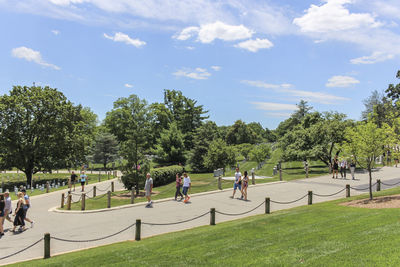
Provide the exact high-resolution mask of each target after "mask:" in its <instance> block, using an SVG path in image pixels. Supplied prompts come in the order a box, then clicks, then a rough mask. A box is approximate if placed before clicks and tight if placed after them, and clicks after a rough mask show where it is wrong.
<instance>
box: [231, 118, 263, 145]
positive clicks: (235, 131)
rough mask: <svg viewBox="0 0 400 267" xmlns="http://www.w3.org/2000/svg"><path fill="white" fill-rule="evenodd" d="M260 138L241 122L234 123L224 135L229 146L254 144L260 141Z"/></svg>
mask: <svg viewBox="0 0 400 267" xmlns="http://www.w3.org/2000/svg"><path fill="white" fill-rule="evenodd" d="M253 127H254V126H253ZM260 138H261V136H257V133H256V132H254V130H253V128H252V127H249V125H247V124H246V123H244V122H243V121H241V120H237V121H235V123H234V124H233V125H232V126H231V127H230V128H229V130H228V132H227V134H226V142H227V143H228V144H230V145H239V144H243V143H250V144H255V143H257V141H260Z"/></svg>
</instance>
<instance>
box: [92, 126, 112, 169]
mask: <svg viewBox="0 0 400 267" xmlns="http://www.w3.org/2000/svg"><path fill="white" fill-rule="evenodd" d="M92 153H93V156H92V157H93V161H94V162H95V163H101V164H103V167H104V169H106V168H107V164H108V163H110V162H113V161H114V160H115V159H117V158H118V141H117V138H116V137H115V136H114V135H112V134H110V133H107V132H100V133H98V134H97V135H96V137H95V141H94V146H93V150H92Z"/></svg>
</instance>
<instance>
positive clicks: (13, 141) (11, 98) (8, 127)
mask: <svg viewBox="0 0 400 267" xmlns="http://www.w3.org/2000/svg"><path fill="white" fill-rule="evenodd" d="M82 114H83V112H82V107H81V106H74V105H73V104H72V103H71V102H70V101H68V100H67V98H66V97H65V96H64V95H63V94H62V93H61V92H59V91H57V90H56V89H53V88H50V87H47V86H46V87H44V88H42V87H39V86H32V87H27V86H24V87H22V86H14V87H13V89H12V90H11V91H10V94H9V95H3V96H1V97H0V147H1V148H2V149H1V151H0V158H1V164H2V166H1V167H2V168H11V167H16V168H17V169H19V170H21V171H22V172H24V173H25V175H26V181H27V184H31V180H32V174H34V173H36V172H38V171H50V170H52V169H55V168H61V167H66V166H69V165H71V164H74V163H76V162H83V161H84V159H85V148H86V147H88V145H89V144H87V138H86V136H87V134H88V132H87V128H86V127H87V122H86V121H85V119H84V117H83V116H82Z"/></svg>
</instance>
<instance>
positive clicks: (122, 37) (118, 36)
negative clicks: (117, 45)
mask: <svg viewBox="0 0 400 267" xmlns="http://www.w3.org/2000/svg"><path fill="white" fill-rule="evenodd" d="M103 35H104V37H105V38H107V39H110V40H113V41H114V42H122V43H125V44H127V45H133V46H135V47H137V48H139V47H141V46H144V45H146V42H144V41H141V40H139V39H132V38H131V37H129V36H128V35H127V34H125V33H122V32H117V33H115V34H114V36H110V35H107V34H106V33H104V34H103Z"/></svg>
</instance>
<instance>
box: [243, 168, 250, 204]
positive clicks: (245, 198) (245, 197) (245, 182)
mask: <svg viewBox="0 0 400 267" xmlns="http://www.w3.org/2000/svg"><path fill="white" fill-rule="evenodd" d="M247 187H249V176H247V171H244V177H243V185H242V196H244V200H246V201H247Z"/></svg>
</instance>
